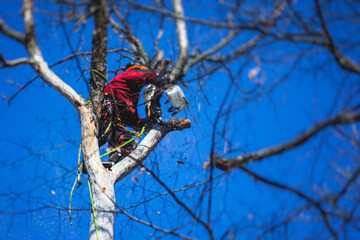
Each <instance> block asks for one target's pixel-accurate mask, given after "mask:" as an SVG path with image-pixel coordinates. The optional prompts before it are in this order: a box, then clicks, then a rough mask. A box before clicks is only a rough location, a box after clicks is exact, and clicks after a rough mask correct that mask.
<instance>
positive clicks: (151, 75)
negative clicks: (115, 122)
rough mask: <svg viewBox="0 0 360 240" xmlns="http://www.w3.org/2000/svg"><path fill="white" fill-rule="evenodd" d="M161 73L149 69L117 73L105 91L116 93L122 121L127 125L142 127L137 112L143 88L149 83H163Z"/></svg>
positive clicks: (109, 93) (106, 92) (110, 93)
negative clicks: (160, 79)
mask: <svg viewBox="0 0 360 240" xmlns="http://www.w3.org/2000/svg"><path fill="white" fill-rule="evenodd" d="M159 76H160V74H159V73H157V72H152V71H149V70H142V69H132V70H127V71H124V72H122V73H120V74H118V75H116V76H115V77H114V78H113V79H112V80H111V81H110V84H109V85H108V86H106V87H105V89H104V93H105V94H108V95H109V96H111V95H112V94H113V95H114V97H115V99H116V101H117V103H118V109H119V111H120V119H121V122H122V123H123V124H125V125H127V126H130V127H133V128H135V129H138V128H140V127H141V118H140V116H139V114H138V112H137V104H138V101H139V98H140V92H141V88H142V87H144V86H146V85H147V84H154V85H156V86H157V87H159V86H160V85H161V82H160V81H159V80H158V79H159ZM114 110H115V109H114Z"/></svg>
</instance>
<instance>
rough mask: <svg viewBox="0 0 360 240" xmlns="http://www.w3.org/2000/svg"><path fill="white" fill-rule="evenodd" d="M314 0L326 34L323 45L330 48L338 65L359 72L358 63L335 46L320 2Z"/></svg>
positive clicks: (359, 66)
mask: <svg viewBox="0 0 360 240" xmlns="http://www.w3.org/2000/svg"><path fill="white" fill-rule="evenodd" d="M314 1H315V5H316V10H317V13H318V17H319V19H320V22H321V26H322V29H323V31H324V34H325V36H326V41H325V47H326V48H328V49H329V50H330V52H331V53H332V54H333V55H334V57H335V59H336V62H337V63H338V64H339V66H340V67H342V68H344V69H346V70H349V71H351V72H354V73H358V74H359V73H360V65H359V64H357V63H355V62H354V61H352V60H351V59H349V58H348V57H347V56H345V55H343V54H341V53H340V51H339V49H338V48H337V47H336V45H335V43H334V41H333V39H332V37H331V35H330V32H329V29H328V26H327V24H326V22H325V19H324V16H323V13H322V10H321V7H320V4H319V0H314Z"/></svg>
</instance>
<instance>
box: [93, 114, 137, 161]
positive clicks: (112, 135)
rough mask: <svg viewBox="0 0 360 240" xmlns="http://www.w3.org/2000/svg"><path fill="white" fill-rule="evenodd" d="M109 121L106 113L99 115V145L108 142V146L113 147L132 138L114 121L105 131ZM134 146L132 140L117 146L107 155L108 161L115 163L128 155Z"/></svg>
mask: <svg viewBox="0 0 360 240" xmlns="http://www.w3.org/2000/svg"><path fill="white" fill-rule="evenodd" d="M109 123H110V118H109V117H108V114H103V115H102V116H101V121H100V126H99V136H100V137H99V147H101V146H102V145H104V144H105V143H106V142H107V143H108V144H109V148H111V149H114V148H116V147H118V146H120V145H122V144H124V143H126V142H127V141H129V140H130V139H132V138H133V136H132V135H131V134H130V133H129V132H128V131H127V130H126V129H124V128H122V127H120V126H117V122H116V121H112V122H111V123H110V128H109V129H108V130H107V131H106V129H107V128H108V127H109ZM135 148H136V143H135V141H132V142H130V143H128V144H126V145H125V146H123V147H121V148H119V149H118V150H117V151H115V152H113V153H111V154H110V156H109V161H112V162H115V163H117V162H119V161H120V160H122V159H123V158H125V157H126V156H128V155H129V154H130V153H131V152H132V151H133V150H134V149H135Z"/></svg>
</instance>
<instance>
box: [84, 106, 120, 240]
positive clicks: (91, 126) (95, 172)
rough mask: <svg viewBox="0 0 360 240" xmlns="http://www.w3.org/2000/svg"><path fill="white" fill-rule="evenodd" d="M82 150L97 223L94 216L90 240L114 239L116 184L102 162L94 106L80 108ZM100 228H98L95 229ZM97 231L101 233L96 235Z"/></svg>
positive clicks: (91, 223)
mask: <svg viewBox="0 0 360 240" xmlns="http://www.w3.org/2000/svg"><path fill="white" fill-rule="evenodd" d="M79 116H80V122H81V137H82V143H81V144H82V151H83V156H84V163H85V165H86V168H87V172H88V175H89V181H90V185H91V193H92V194H91V195H92V202H93V207H94V209H95V220H96V224H95V221H94V218H93V214H91V221H90V229H89V239H94V240H95V239H101V240H103V239H104V240H107V239H113V236H114V210H115V192H114V181H113V180H112V178H111V177H110V174H109V171H108V170H106V169H105V168H104V167H103V166H102V164H101V160H100V152H99V145H98V139H97V137H96V134H95V132H96V125H95V122H96V121H95V120H94V114H93V112H92V107H90V104H89V103H88V104H86V105H84V106H81V107H79ZM95 225H96V226H95ZM96 229H97V232H96Z"/></svg>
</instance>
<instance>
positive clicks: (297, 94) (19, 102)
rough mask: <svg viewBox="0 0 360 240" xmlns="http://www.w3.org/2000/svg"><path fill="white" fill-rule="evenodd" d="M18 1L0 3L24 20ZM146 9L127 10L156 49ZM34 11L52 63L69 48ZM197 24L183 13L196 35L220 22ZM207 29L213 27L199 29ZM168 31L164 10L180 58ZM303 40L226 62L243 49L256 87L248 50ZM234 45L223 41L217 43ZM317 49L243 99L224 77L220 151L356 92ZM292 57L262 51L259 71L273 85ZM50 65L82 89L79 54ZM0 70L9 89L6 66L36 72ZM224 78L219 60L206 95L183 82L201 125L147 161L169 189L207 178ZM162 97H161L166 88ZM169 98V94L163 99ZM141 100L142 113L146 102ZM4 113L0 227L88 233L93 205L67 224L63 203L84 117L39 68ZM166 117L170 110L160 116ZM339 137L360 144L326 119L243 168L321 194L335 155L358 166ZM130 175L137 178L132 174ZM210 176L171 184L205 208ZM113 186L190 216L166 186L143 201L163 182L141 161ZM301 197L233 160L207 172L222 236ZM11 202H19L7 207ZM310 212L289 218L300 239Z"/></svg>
mask: <svg viewBox="0 0 360 240" xmlns="http://www.w3.org/2000/svg"><path fill="white" fill-rule="evenodd" d="M19 2H20V1H11V3H8V2H7V1H1V2H0V4H1V5H0V15H1V16H2V17H3V18H4V19H5V20H6V21H7V22H8V23H9V25H10V26H12V27H14V28H16V29H18V30H19V31H21V30H23V27H22V22H21V19H20V18H19V17H18V13H19V10H20V5H19ZM214 3H215V2H214ZM188 4H189V5H187V4H186V5H185V12H186V14H187V16H192V17H199V18H206V17H207V16H208V15H209V14H210V13H211V14H213V15H214V18H215V17H218V16H220V17H221V16H222V15H223V12H224V11H225V10H224V9H215V10H214V9H213V8H212V4H213V3H210V4H209V6H210V9H209V10H202V8H201V6H203V7H204V6H206V4H205V2H204V1H202V2H197V3H196V4H195V3H193V4H190V3H188ZM197 4H199V6H200V7H199V6H197ZM36 6H39V8H45V7H44V6H46V7H48V8H52V6H53V5H51V4H49V5H44V2H43V1H41V2H39V5H36ZM49 6H50V7H49ZM188 9H191V10H188ZM197 9H199V10H197ZM207 11H208V12H207ZM147 17H148V14H144V15H142V18H141V19H140V20H138V19H139V15H137V14H134V15H132V16H131V19H134V20H133V21H134V22H135V21H140V22H141V23H142V24H138V25H137V24H134V25H136V28H135V29H136V31H135V32H136V33H137V34H139V35H138V36H139V38H140V39H141V40H142V41H143V42H144V45H145V47H146V49H147V50H148V51H149V52H150V53H154V49H153V48H152V43H153V39H154V36H155V34H154V31H153V30H154V29H157V26H158V20H157V18H150V20H148V19H149V18H147ZM146 21H151V26H154V27H153V28H149V27H147V25H146V24H145V23H147V22H146ZM37 22H38V23H39V27H37V29H36V30H37V33H38V35H39V36H40V35H41V36H43V37H42V38H38V41H39V43H40V46H41V49H42V51H43V55H44V57H45V59H46V60H47V61H48V63H49V64H52V63H54V62H57V61H59V60H61V59H62V58H64V57H66V56H68V55H69V54H70V51H69V49H68V47H67V43H66V40H65V36H64V34H63V29H62V28H61V27H60V26H59V25H57V24H55V23H54V22H50V21H44V17H43V16H40V15H37ZM89 22H90V20H89ZM91 27H92V24H91V23H89V24H88V26H87V27H86V28H85V29H84V37H83V38H82V39H81V43H82V44H83V49H82V51H88V50H90V43H91ZM198 28H199V27H198V26H197V25H195V24H188V31H189V38H190V40H192V41H194V42H195V43H197V44H198V45H199V46H203V47H206V46H207V45H210V44H212V43H213V42H216V41H217V40H219V39H220V38H221V37H222V36H223V34H224V32H220V33H219V31H215V30H213V29H211V28H209V27H204V28H203V29H202V30H200V31H199V29H198ZM349 28H350V27H349ZM71 29H73V26H68V27H67V29H66V30H67V31H69V32H70V33H71ZM349 30H352V29H349ZM155 33H156V31H155ZM109 34H110V35H109V39H110V40H109V46H110V47H111V48H118V47H126V45H125V44H124V43H123V42H122V41H120V40H119V39H118V38H117V37H116V36H115V34H114V33H112V32H111V31H109ZM207 34H208V35H207ZM251 34H253V33H249V34H248V35H245V36H244V35H242V36H241V37H239V38H237V39H236V40H235V41H234V43H233V45H236V44H239V43H241V42H242V41H243V39H245V38H247V37H248V36H251ZM70 36H71V37H70V40H71V42H72V44H73V46H75V47H76V46H78V45H79V32H75V33H71V34H70ZM199 36H200V37H199ZM207 36H210V37H209V38H206V37H207ZM172 41H176V32H175V31H174V25H173V23H172V22H166V24H165V34H164V37H163V39H162V40H161V41H160V47H161V48H162V49H163V50H164V51H165V54H166V57H169V58H172V59H173V60H175V59H176V49H175V47H174V46H173V45H172V44H169V43H171V42H172ZM0 43H1V46H2V47H1V53H2V54H3V55H4V56H6V57H7V58H9V59H14V58H18V57H22V56H24V55H26V53H25V51H24V48H23V47H22V46H20V45H19V44H18V43H16V42H14V41H9V40H8V39H7V38H5V37H4V36H3V35H0ZM80 45H81V44H80ZM233 45H231V46H233ZM306 47H307V46H306V45H302V44H297V45H292V44H289V43H286V42H278V43H275V44H273V45H272V47H271V48H268V47H266V46H265V47H263V48H261V49H258V50H256V51H254V53H253V55H252V58H250V59H251V60H249V59H245V58H244V59H240V60H239V61H237V62H235V63H232V64H231V65H230V67H231V68H232V69H234V72H235V73H236V72H237V71H235V69H238V68H239V67H240V66H241V65H242V64H243V63H246V62H247V61H250V64H248V65H246V68H245V70H244V71H243V72H238V73H237V75H236V79H237V81H238V82H239V84H240V85H241V86H242V87H244V88H245V89H252V88H254V87H255V85H254V83H252V82H251V81H250V80H249V79H248V77H247V73H248V70H250V69H251V68H253V67H255V66H256V63H255V61H254V58H253V57H254V56H260V57H262V58H264V59H266V58H267V59H280V58H281V57H283V56H287V57H288V58H289V59H290V60H294V59H295V53H296V52H297V51H298V49H306ZM230 50H231V48H230V47H229V48H227V49H225V50H224V52H226V51H230ZM314 52H315V53H312V54H311V53H309V54H308V55H307V56H306V57H304V58H302V60H301V61H300V62H299V63H298V64H297V66H296V68H295V70H293V71H292V73H291V74H290V76H289V77H288V78H286V79H285V80H284V81H283V82H282V83H281V84H280V85H279V86H278V87H277V88H276V89H275V90H274V91H273V92H271V94H269V95H266V96H264V97H262V98H258V99H255V100H253V101H251V102H249V103H247V102H246V98H247V96H246V95H244V94H242V93H240V92H238V91H236V88H235V87H233V88H232V89H231V91H230V94H229V96H230V98H229V99H228V100H227V101H226V105H225V109H227V107H228V106H229V105H230V104H231V103H234V102H235V103H237V105H236V106H234V107H233V110H232V115H231V117H230V118H229V119H228V120H227V122H225V118H221V119H220V121H219V124H218V131H219V132H221V131H222V129H223V128H224V127H225V128H226V136H228V138H229V139H230V143H231V147H233V148H234V149H237V151H235V152H233V153H231V152H227V153H226V157H232V156H237V155H239V154H241V153H245V152H251V151H255V150H258V149H261V148H264V147H268V146H271V145H274V144H279V143H282V142H285V141H287V140H290V139H292V138H293V137H295V136H297V135H298V134H300V133H301V132H302V131H304V130H306V129H307V128H309V127H310V126H312V124H314V123H317V122H319V121H322V120H324V119H325V118H326V117H328V116H333V115H334V114H336V113H337V112H338V111H339V110H340V109H342V108H344V105H343V103H344V102H345V100H346V99H347V97H349V95H351V94H352V93H353V92H356V89H355V87H353V86H357V85H358V76H356V75H352V74H349V73H346V72H344V71H342V70H341V69H340V68H339V67H338V66H337V64H335V62H334V60H333V58H332V56H331V55H329V54H328V53H327V52H326V51H325V50H323V49H321V48H316V49H315V50H314ZM354 52H356V51H355V50H354ZM350 54H351V53H350ZM292 55H294V56H292ZM118 60H119V56H118V55H116V54H112V55H109V56H108V69H109V70H111V69H115V68H118V67H120V66H123V65H125V64H126V63H127V60H121V61H118ZM81 66H82V68H83V69H86V68H88V67H89V65H88V63H87V62H86V61H84V60H81ZM290 67H291V64H290V62H284V63H278V64H273V63H271V62H266V61H263V62H262V63H261V70H262V72H261V74H263V75H264V76H266V82H265V84H264V86H269V85H271V83H273V82H275V80H276V79H278V78H279V77H281V76H282V75H283V74H284V73H286V72H287V70H288V69H290ZM314 68H316V69H314ZM317 69H318V70H317ZM54 71H55V72H56V73H57V74H58V75H59V76H60V77H61V78H62V79H64V81H65V82H67V83H68V84H70V85H71V86H72V87H73V88H74V89H76V90H77V91H78V92H79V93H81V94H82V95H83V96H87V90H86V87H85V85H84V82H83V81H82V80H81V79H80V80H79V72H78V71H77V67H76V62H75V61H71V62H67V63H64V64H62V65H60V66H57V67H55V68H54ZM1 73H2V78H1V84H0V86H1V87H0V93H5V95H6V96H7V97H10V96H11V95H12V94H13V93H15V92H16V91H17V87H15V86H13V85H11V84H9V83H7V82H6V80H7V79H8V78H11V79H12V80H13V81H15V82H16V83H19V84H21V85H22V84H25V83H26V82H27V81H28V80H29V79H31V78H32V77H34V76H35V73H34V71H33V70H32V69H30V68H29V67H28V66H20V67H17V68H15V69H1ZM84 74H85V76H86V77H87V78H88V77H89V72H88V71H84ZM108 77H109V78H112V77H113V74H109V75H108ZM195 77H196V74H195V72H194V71H190V72H189V74H188V75H187V76H186V77H185V78H184V80H187V79H192V78H195ZM344 79H345V80H346V81H344ZM204 80H206V79H204ZM229 83H230V79H229V77H228V75H227V73H226V72H225V71H220V72H218V73H215V74H213V75H212V77H211V78H210V79H208V82H206V84H204V92H205V93H206V98H208V101H209V102H208V103H207V101H206V100H205V97H204V94H203V92H201V91H199V85H198V84H197V82H196V81H194V82H190V83H189V84H188V85H189V88H190V91H187V90H184V92H185V94H186V95H187V97H188V99H191V101H190V111H191V113H192V114H193V115H194V116H195V118H196V121H197V122H198V123H199V126H200V128H201V130H202V132H203V133H204V135H202V134H201V133H200V131H199V129H198V128H197V126H196V125H195V124H193V125H192V128H191V129H188V130H184V131H182V132H173V133H170V134H169V135H168V136H167V137H166V138H165V139H164V140H163V141H162V143H161V144H160V145H159V146H158V147H157V149H156V150H155V151H154V153H153V154H152V155H151V156H150V157H149V158H148V159H147V160H146V162H145V164H146V166H147V167H148V168H150V169H151V170H152V171H154V173H155V174H157V176H159V178H160V179H161V180H162V181H164V182H165V183H166V184H167V185H168V186H169V187H170V188H171V189H179V188H181V187H183V186H188V185H191V184H196V183H201V182H203V181H206V180H207V179H208V176H209V172H208V171H205V170H204V169H203V163H204V162H206V161H208V159H209V153H210V145H211V133H212V124H213V122H214V119H215V117H216V114H217V111H218V109H220V108H221V106H220V103H221V102H222V100H223V98H224V97H225V95H226V89H227V87H228V85H229ZM339 89H340V90H341V91H340V90H339ZM259 92H260V91H259ZM162 101H163V102H164V99H163V100H162ZM358 101H359V99H358V97H354V98H352V100H351V102H350V103H348V105H349V106H350V105H353V104H356V103H357V102H358ZM166 109H167V107H166V105H164V110H166ZM199 110H200V111H199ZM139 112H140V113H141V114H142V115H143V110H142V109H141V107H140V109H139ZM164 112H165V111H164ZM0 115H1V117H0V125H1V126H3V127H2V131H1V137H0V149H1V152H2V154H1V155H2V156H1V158H0V161H1V165H0V174H1V175H2V176H3V179H2V183H1V186H2V187H1V189H2V190H1V191H0V210H1V215H0V226H1V228H0V229H1V231H0V238H4V239H45V238H46V239H86V237H87V236H88V224H89V218H90V212H89V211H88V210H81V211H73V217H74V219H73V222H74V224H73V226H70V223H69V218H68V212H67V211H66V210H62V209H64V208H67V206H68V203H69V195H70V190H71V187H72V184H73V181H74V180H75V175H76V164H77V153H78V147H79V144H80V140H79V139H80V128H79V121H78V116H77V113H76V111H75V110H74V109H73V107H72V106H71V104H70V103H68V102H67V101H66V100H65V99H64V98H63V97H61V96H60V95H59V94H58V93H57V92H56V91H55V90H54V89H52V88H50V87H49V86H47V85H46V84H44V83H43V82H42V81H41V80H40V79H37V80H36V81H35V82H34V83H32V84H31V85H30V86H29V87H27V88H26V89H25V90H24V91H23V92H22V93H21V94H19V95H18V96H17V97H16V98H15V99H14V100H13V101H12V102H11V105H10V106H8V104H7V102H6V101H1V102H0ZM169 117H170V116H169V115H166V114H165V116H164V119H168V118H169ZM178 117H189V118H190V119H191V120H192V121H193V119H192V118H191V116H190V114H189V112H187V111H185V112H182V113H180V114H179V116H178ZM345 130H348V129H345ZM230 143H228V145H227V146H228V147H229V144H230ZM216 146H217V150H218V151H219V152H218V154H219V155H221V154H222V153H223V149H224V141H223V139H221V138H220V137H219V134H218V135H217V137H216ZM341 149H346V150H347V151H348V153H349V154H351V153H353V154H354V155H356V154H358V152H357V151H356V149H353V148H351V146H349V144H348V143H347V142H346V141H344V140H343V139H341V138H336V137H334V131H333V130H332V129H327V130H325V131H323V132H322V133H321V134H319V135H318V136H317V137H315V138H314V139H312V140H310V141H309V142H308V143H307V144H306V145H304V146H301V147H299V148H297V149H295V150H292V151H290V152H289V153H286V154H282V155H280V156H275V157H271V158H268V159H265V160H263V161H261V162H257V163H252V164H250V165H249V168H250V169H252V170H254V171H255V172H257V173H259V174H262V175H263V176H266V177H268V178H270V179H273V180H275V181H279V182H282V183H286V184H289V185H291V186H294V187H297V188H298V189H300V190H302V191H304V192H306V193H308V194H309V195H310V196H312V197H314V198H318V194H317V193H318V192H317V191H316V188H320V190H322V191H323V192H326V191H333V190H334V191H335V190H338V189H340V186H339V185H338V181H336V180H337V179H338V178H340V174H338V173H337V172H336V171H335V170H334V168H333V166H334V164H338V165H339V166H341V167H342V168H343V169H346V168H350V169H353V168H354V166H353V164H354V161H353V159H351V158H350V157H349V158H347V157H344V156H342V155H340V154H339V152H338V151H340V150H341ZM44 151H45V152H44ZM39 153H41V154H39ZM177 160H182V161H184V162H185V164H184V165H182V164H179V163H177ZM221 173H222V171H220V170H215V175H218V174H221ZM135 177H136V178H137V179H138V180H139V182H136V181H134V179H135ZM207 187H208V185H207V184H203V185H200V186H198V187H193V188H190V189H188V190H186V191H179V192H178V193H176V195H177V196H178V197H179V198H180V199H181V200H182V201H184V202H185V203H187V204H188V205H189V206H190V207H191V209H192V210H193V211H195V212H196V213H197V214H199V215H201V216H202V217H203V218H204V219H205V218H206V211H207V195H206V194H205V195H204V198H203V199H202V198H201V196H202V192H203V191H204V192H206V188H207ZM115 189H116V194H117V203H118V205H119V206H120V207H122V208H124V209H127V211H128V212H129V213H130V214H132V215H134V216H137V217H139V218H140V219H143V220H145V221H149V222H153V223H154V224H156V225H159V226H162V227H164V228H167V229H173V228H176V227H177V226H180V225H182V224H186V223H187V222H188V221H191V217H190V216H189V215H188V214H187V213H186V212H185V211H184V210H183V209H182V208H181V207H179V205H177V204H176V203H175V202H174V201H173V199H171V197H170V196H169V195H164V196H161V197H156V198H155V199H154V200H152V201H149V202H147V203H143V204H139V203H141V202H142V201H144V200H146V199H150V198H152V197H154V196H157V194H158V193H164V192H166V191H165V189H164V188H162V187H161V186H160V185H159V184H158V183H157V182H156V181H155V180H154V179H153V178H152V177H151V176H150V175H148V174H147V173H146V172H142V171H140V170H137V171H135V172H134V173H133V174H132V175H130V176H129V177H127V178H126V179H125V180H124V181H122V182H120V183H118V184H117V186H116V187H115ZM314 189H315V190H314ZM320 190H319V191H320ZM347 201H349V206H350V203H352V199H351V198H350V199H344V200H342V202H340V204H342V205H347V204H348V202H347ZM138 204H139V206H137V205H138ZM303 205H304V206H306V202H304V201H303V200H299V199H298V198H296V197H294V195H292V194H290V193H287V192H284V191H280V190H277V189H274V188H272V187H269V186H267V185H263V184H262V183H260V182H257V181H253V180H252V179H251V178H250V177H249V176H248V175H246V174H245V173H243V172H241V171H240V170H234V171H233V172H231V173H228V174H225V175H224V176H223V177H220V178H218V179H216V180H214V193H213V207H212V213H213V215H212V218H211V219H212V223H213V224H212V225H213V228H214V231H215V235H216V238H217V239H219V238H220V237H221V236H222V235H223V234H224V233H225V232H226V231H227V230H231V231H233V232H234V234H236V237H237V239H253V238H254V237H256V236H257V235H258V234H259V232H256V231H250V229H258V228H260V227H259V226H261V225H262V224H265V223H276V222H277V221H279V222H280V221H281V220H282V219H283V218H284V217H285V216H286V215H287V214H288V213H289V214H290V213H292V212H293V211H294V210H295V209H296V208H298V207H299V206H303ZM49 206H50V207H49ZM89 207H90V199H89V192H88V188H87V186H86V181H85V179H84V184H83V185H82V186H81V187H79V188H78V189H76V190H75V193H74V196H73V208H75V209H76V208H81V209H84V208H85V209H88V208H89ZM9 212H16V213H17V214H9ZM22 212H27V214H22ZM357 212H358V211H357ZM5 213H6V214H5ZM314 216H318V212H316V211H315V210H313V209H311V210H309V211H304V212H303V213H302V214H299V216H298V218H297V219H296V220H295V221H294V222H295V223H294V224H290V225H289V226H288V232H289V234H291V237H290V239H303V238H305V237H306V236H308V235H309V234H310V233H311V234H312V237H313V238H315V239H317V238H318V239H323V238H325V237H327V236H328V234H327V233H326V231H325V233H324V229H325V227H324V226H323V224H321V223H317V222H314V223H313V224H311V223H310V224H307V223H306V221H305V220H306V219H307V218H310V217H314ZM304 219H305V220H304ZM301 220H304V221H301ZM115 233H116V239H124V238H129V239H144V238H150V239H152V238H153V236H155V237H159V236H161V235H162V234H161V233H156V232H154V231H153V230H152V229H150V228H147V227H144V226H143V225H141V224H137V223H134V222H132V221H130V220H129V219H128V218H127V217H125V216H123V215H120V214H119V215H117V218H116V225H115ZM180 233H183V234H188V235H190V236H194V237H198V238H200V239H202V238H203V237H204V236H206V232H205V230H204V228H203V227H201V226H200V225H199V224H195V225H193V227H185V228H184V230H181V231H180ZM151 234H153V235H151ZM346 234H347V236H348V237H349V239H354V238H355V236H357V235H358V233H357V232H356V231H354V230H353V229H352V228H349V230H348V232H347V233H346ZM270 237H272V238H273V239H282V238H284V233H283V232H282V230H281V231H275V232H274V233H273V235H270V236H269V239H270ZM165 239H172V237H171V236H170V237H165Z"/></svg>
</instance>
